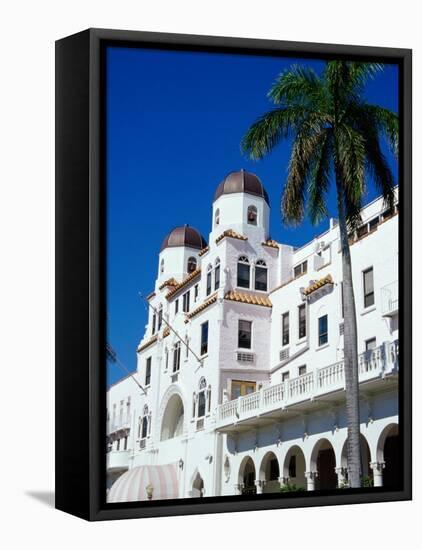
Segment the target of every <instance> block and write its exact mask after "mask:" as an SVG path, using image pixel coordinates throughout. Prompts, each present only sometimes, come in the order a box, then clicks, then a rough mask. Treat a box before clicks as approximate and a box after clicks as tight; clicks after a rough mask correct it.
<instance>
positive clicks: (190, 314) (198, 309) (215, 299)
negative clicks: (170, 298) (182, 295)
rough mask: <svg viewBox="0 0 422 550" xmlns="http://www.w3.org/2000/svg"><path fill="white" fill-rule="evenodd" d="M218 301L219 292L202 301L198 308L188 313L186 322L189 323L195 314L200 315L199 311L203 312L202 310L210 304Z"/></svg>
mask: <svg viewBox="0 0 422 550" xmlns="http://www.w3.org/2000/svg"><path fill="white" fill-rule="evenodd" d="M216 301H217V292H216V293H215V294H213V295H212V296H211V297H210V298H208V300H205V302H202V304H201V305H200V306H198V307H197V308H195V309H194V310H192V311H191V312H190V313H188V314H187V315H186V319H185V323H188V322H189V320H190V319H192V317H195V315H198V313H201V311H204V309H206V308H207V307H208V306H210V305H211V304H213V303H214V302H216Z"/></svg>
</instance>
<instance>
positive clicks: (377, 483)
mask: <svg viewBox="0 0 422 550" xmlns="http://www.w3.org/2000/svg"><path fill="white" fill-rule="evenodd" d="M370 466H371V468H372V473H373V474H374V487H382V471H383V470H384V468H385V462H371V464H370Z"/></svg>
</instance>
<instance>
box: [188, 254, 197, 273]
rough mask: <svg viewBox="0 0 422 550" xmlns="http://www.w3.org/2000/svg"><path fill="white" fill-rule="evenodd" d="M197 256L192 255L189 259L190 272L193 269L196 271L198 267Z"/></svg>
mask: <svg viewBox="0 0 422 550" xmlns="http://www.w3.org/2000/svg"><path fill="white" fill-rule="evenodd" d="M196 265H197V263H196V258H194V257H193V256H191V257H190V258H189V259H188V273H192V272H193V271H195V269H196Z"/></svg>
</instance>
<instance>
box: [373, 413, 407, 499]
mask: <svg viewBox="0 0 422 550" xmlns="http://www.w3.org/2000/svg"><path fill="white" fill-rule="evenodd" d="M377 461H378V462H380V463H384V469H383V471H382V485H383V486H384V487H390V488H392V487H397V486H398V485H399V484H400V480H401V475H402V466H401V459H400V440H399V427H398V425H397V424H389V425H388V426H386V427H385V428H384V430H383V431H382V432H381V435H380V437H379V439H378V445H377Z"/></svg>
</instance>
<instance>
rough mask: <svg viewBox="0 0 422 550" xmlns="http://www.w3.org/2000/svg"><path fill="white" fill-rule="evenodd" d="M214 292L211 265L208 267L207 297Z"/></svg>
mask: <svg viewBox="0 0 422 550" xmlns="http://www.w3.org/2000/svg"><path fill="white" fill-rule="evenodd" d="M211 290H212V265H211V264H209V265H208V267H207V296H209V295H210V294H211Z"/></svg>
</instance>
